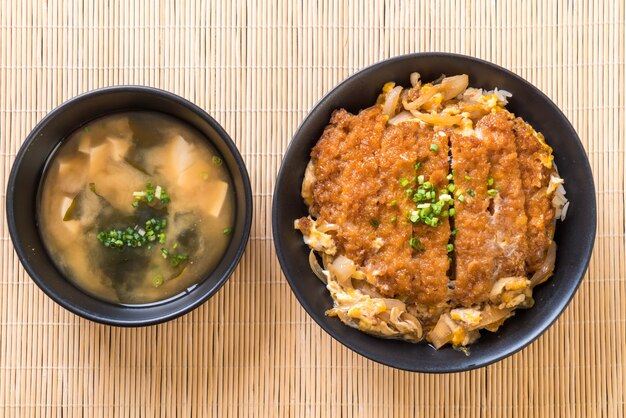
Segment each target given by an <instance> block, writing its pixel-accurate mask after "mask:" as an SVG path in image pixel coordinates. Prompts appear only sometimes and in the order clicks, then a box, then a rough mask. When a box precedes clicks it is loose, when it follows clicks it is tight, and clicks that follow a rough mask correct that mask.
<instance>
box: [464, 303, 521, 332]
mask: <svg viewBox="0 0 626 418" xmlns="http://www.w3.org/2000/svg"><path fill="white" fill-rule="evenodd" d="M510 315H511V309H497V308H487V309H485V310H484V311H483V312H482V314H481V319H480V322H479V323H478V324H476V325H475V326H472V327H470V330H477V329H480V328H487V329H488V330H489V331H492V332H493V331H495V329H497V328H498V327H499V326H500V323H501V322H502V321H504V320H505V319H507V318H508V317H509V316H510ZM496 324H497V325H498V327H495V328H494V325H496ZM488 327H491V328H488Z"/></svg>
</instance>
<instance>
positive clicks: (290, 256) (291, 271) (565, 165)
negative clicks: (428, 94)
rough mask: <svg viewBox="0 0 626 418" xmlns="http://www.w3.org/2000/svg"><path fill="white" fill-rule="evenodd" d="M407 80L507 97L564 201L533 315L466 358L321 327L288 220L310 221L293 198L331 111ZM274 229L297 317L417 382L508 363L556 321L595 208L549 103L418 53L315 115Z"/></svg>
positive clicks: (294, 159)
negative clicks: (543, 154)
mask: <svg viewBox="0 0 626 418" xmlns="http://www.w3.org/2000/svg"><path fill="white" fill-rule="evenodd" d="M414 71H417V72H419V73H420V74H421V76H422V80H425V81H430V80H434V79H436V78H438V77H439V76H440V75H441V74H446V75H449V76H452V75H456V74H468V75H469V79H470V86H472V87H482V88H484V89H487V90H492V89H494V88H495V87H498V88H499V89H504V90H507V91H509V92H511V93H512V94H513V97H512V98H510V100H509V105H508V106H507V108H508V109H509V110H510V111H512V112H513V113H515V114H516V115H518V116H521V117H523V118H524V119H525V120H526V121H527V122H529V123H530V124H531V125H532V126H533V127H534V128H535V129H536V130H537V131H539V132H542V133H543V134H544V136H545V138H546V140H547V142H548V143H549V144H550V146H552V148H553V149H554V157H555V161H556V164H557V166H558V168H559V173H560V175H561V177H562V178H563V179H565V187H566V190H567V197H568V198H569V201H570V206H569V211H568V212H567V218H566V220H565V221H564V222H558V224H557V228H556V235H555V237H554V239H555V241H556V243H557V245H558V251H557V259H556V268H555V271H554V276H553V277H551V278H550V279H549V280H548V281H547V282H546V283H544V284H542V285H540V286H538V287H537V288H536V289H535V291H534V292H533V294H534V298H535V302H536V303H535V306H534V307H532V308H531V309H528V310H518V311H516V314H515V316H514V317H512V318H510V319H508V320H507V321H506V322H505V323H504V325H503V326H502V327H500V329H499V330H498V331H497V332H496V333H491V332H488V331H486V330H483V331H481V337H480V339H479V340H478V341H476V342H475V343H474V344H472V345H471V346H470V354H469V355H467V356H466V355H465V354H464V353H463V352H460V351H457V350H454V349H452V348H451V347H449V346H446V347H444V348H442V349H440V350H435V349H434V348H432V347H431V346H429V345H428V344H426V343H419V344H412V343H408V342H404V341H397V340H387V339H382V338H377V337H374V336H370V335H368V334H365V333H363V332H360V331H358V330H356V329H353V328H350V327H348V326H346V325H344V324H343V323H342V322H341V321H340V320H339V319H337V318H331V317H327V316H326V315H325V311H326V310H327V309H329V308H331V307H332V298H331V296H330V294H329V292H328V291H327V290H326V288H325V286H324V285H323V284H322V283H321V282H320V280H319V279H317V277H315V275H314V274H313V273H312V271H311V269H310V267H309V262H308V254H309V249H308V247H307V246H306V245H305V244H304V242H303V240H302V234H301V233H300V232H299V231H296V230H295V229H294V223H293V222H294V220H295V219H298V218H300V217H302V216H306V215H307V214H308V211H307V208H306V206H305V204H304V202H303V201H302V198H301V196H300V189H301V184H302V179H303V176H304V170H305V168H306V165H307V163H308V161H309V159H310V152H311V149H312V147H313V146H314V145H315V144H316V142H317V141H318V139H319V138H320V136H321V134H322V132H323V130H324V128H325V126H326V125H327V124H328V121H329V119H330V116H331V113H332V112H333V110H335V109H339V108H345V109H347V110H348V111H350V112H352V113H357V112H358V111H359V110H361V109H364V108H367V107H370V106H371V105H373V104H374V103H375V102H376V98H377V96H378V94H379V92H380V89H381V87H382V86H383V84H384V83H386V82H388V81H395V82H396V83H398V84H400V85H403V86H410V81H409V74H410V73H411V72H414ZM272 222H273V232H274V244H275V246H276V252H277V255H278V259H279V261H280V264H281V266H282V269H283V272H284V273H285V276H286V278H287V281H288V282H289V284H290V285H291V288H292V290H293V292H294V294H295V295H296V297H297V298H298V300H299V301H300V303H301V304H302V306H303V307H304V308H305V310H306V311H307V312H308V313H309V315H311V317H313V319H314V320H315V321H316V322H317V323H318V324H319V325H320V326H321V327H322V328H323V329H324V330H325V331H326V332H328V333H329V334H330V335H331V336H332V337H333V338H335V339H336V340H337V341H339V342H340V343H342V344H344V345H345V346H346V347H348V348H350V349H352V350H353V351H355V352H357V353H360V354H362V355H363V356H365V357H368V358H370V359H372V360H374V361H377V362H379V363H382V364H386V365H389V366H392V367H396V368H400V369H405V370H410V371H416V372H429V373H444V372H458V371H466V370H471V369H475V368H478V367H482V366H486V365H488V364H491V363H493V362H495V361H498V360H501V359H503V358H505V357H507V356H510V355H512V354H513V353H515V352H517V351H519V350H521V349H522V348H524V347H525V346H527V345H528V344H530V343H531V342H532V341H533V340H535V339H536V338H537V337H539V335H541V333H543V332H544V331H545V330H546V329H547V328H548V327H549V326H550V325H551V324H552V323H553V322H554V321H555V320H556V319H557V317H558V316H559V315H560V314H561V312H562V311H563V310H564V309H565V307H566V306H567V304H568V302H569V301H570V299H571V298H572V296H573V295H574V293H575V292H576V289H577V288H578V286H579V284H580V282H581V280H582V278H583V276H584V273H585V270H586V269H587V265H588V263H589V259H590V257H591V251H592V248H593V243H594V238H595V230H596V204H595V192H594V184H593V177H592V174H591V169H590V167H589V162H588V160H587V156H586V154H585V150H584V149H583V147H582V144H581V142H580V139H579V138H578V136H577V135H576V132H575V131H574V129H573V127H572V126H571V125H570V123H569V122H568V120H567V119H566V117H565V116H564V115H563V113H561V111H560V110H559V109H558V108H557V107H556V105H555V104H554V103H553V102H552V101H551V100H550V99H549V98H548V97H546V96H545V95H544V94H543V93H541V92H540V91H539V90H538V89H537V88H536V87H534V86H533V85H531V84H530V83H528V82H527V81H525V80H523V79H522V78H520V77H519V76H517V75H515V74H513V73H512V72H510V71H508V70H506V69H504V68H501V67H499V66H497V65H494V64H491V63H489V62H486V61H483V60H479V59H476V58H472V57H468V56H463V55H455V54H446V53H418V54H411V55H405V56H400V57H396V58H392V59H389V60H386V61H383V62H380V63H378V64H375V65H373V66H371V67H368V68H366V69H364V70H362V71H360V72H358V73H357V74H355V75H353V76H351V77H350V78H348V79H347V80H345V81H344V82H342V83H341V84H340V85H339V86H337V87H336V88H335V89H334V90H332V91H331V92H330V93H328V94H327V95H326V97H324V98H323V99H322V100H321V101H320V102H319V103H318V104H317V105H316V106H315V108H314V109H313V110H312V111H311V113H310V114H309V115H308V116H307V118H306V119H305V120H304V122H303V123H302V125H301V126H300V128H299V129H298V131H297V132H296V134H295V136H294V138H293V140H292V141H291V143H290V145H289V147H288V149H287V151H286V153H285V156H284V159H283V162H282V166H281V169H280V172H279V174H278V178H277V182H276V187H275V192H274V201H273V209H272Z"/></svg>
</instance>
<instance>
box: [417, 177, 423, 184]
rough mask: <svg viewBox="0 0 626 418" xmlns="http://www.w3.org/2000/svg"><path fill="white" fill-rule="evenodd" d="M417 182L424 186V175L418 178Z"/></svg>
mask: <svg viewBox="0 0 626 418" xmlns="http://www.w3.org/2000/svg"><path fill="white" fill-rule="evenodd" d="M417 182H418V183H419V184H424V176H423V175H420V176H417Z"/></svg>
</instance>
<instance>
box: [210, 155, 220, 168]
mask: <svg viewBox="0 0 626 418" xmlns="http://www.w3.org/2000/svg"><path fill="white" fill-rule="evenodd" d="M212 161H213V165H216V166H220V165H222V159H221V158H220V157H218V156H217V155H214V156H213V158H212Z"/></svg>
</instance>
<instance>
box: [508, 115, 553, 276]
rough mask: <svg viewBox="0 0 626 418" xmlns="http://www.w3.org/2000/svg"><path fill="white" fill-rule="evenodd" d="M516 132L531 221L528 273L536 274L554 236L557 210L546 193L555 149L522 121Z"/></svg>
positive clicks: (527, 207)
mask: <svg viewBox="0 0 626 418" xmlns="http://www.w3.org/2000/svg"><path fill="white" fill-rule="evenodd" d="M513 133H514V134H515V145H516V146H517V151H518V161H519V166H520V171H521V172H522V188H523V191H524V195H525V212H526V216H527V218H528V227H527V238H528V248H527V257H526V263H527V267H528V270H529V271H530V272H534V271H536V270H537V268H538V267H539V266H540V265H541V263H542V261H543V259H544V258H545V256H546V252H547V250H548V247H549V246H550V243H551V242H552V235H554V212H555V211H554V207H553V206H552V196H551V195H550V194H548V193H546V189H547V187H548V183H549V182H550V174H551V173H552V168H551V167H549V166H548V164H546V163H545V162H546V161H550V160H551V150H550V147H548V146H547V145H546V144H545V143H542V138H538V137H537V133H536V132H535V130H534V129H533V128H532V127H531V126H530V125H528V124H527V123H526V122H524V120H522V119H521V118H516V119H515V120H514V121H513Z"/></svg>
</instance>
